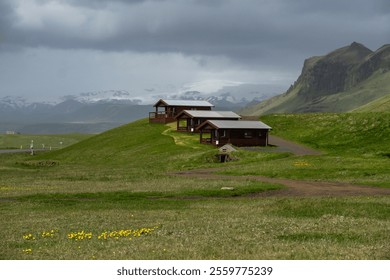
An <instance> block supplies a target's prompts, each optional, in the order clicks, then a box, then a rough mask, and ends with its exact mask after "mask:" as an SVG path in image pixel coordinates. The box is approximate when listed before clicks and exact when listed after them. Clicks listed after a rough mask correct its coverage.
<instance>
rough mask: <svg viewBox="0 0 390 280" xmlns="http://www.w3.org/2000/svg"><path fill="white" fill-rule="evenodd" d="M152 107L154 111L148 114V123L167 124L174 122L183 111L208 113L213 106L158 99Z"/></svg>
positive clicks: (200, 102)
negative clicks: (203, 111)
mask: <svg viewBox="0 0 390 280" xmlns="http://www.w3.org/2000/svg"><path fill="white" fill-rule="evenodd" d="M153 107H155V108H156V110H155V111H154V112H150V113H149V122H156V123H169V122H174V121H175V117H176V116H177V115H178V114H179V113H180V112H181V111H183V110H205V111H210V110H211V109H212V107H214V105H213V104H211V103H210V102H208V101H204V100H167V99H160V100H159V101H157V103H156V104H154V105H153Z"/></svg>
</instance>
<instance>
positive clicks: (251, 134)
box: [244, 130, 253, 138]
mask: <svg viewBox="0 0 390 280" xmlns="http://www.w3.org/2000/svg"><path fill="white" fill-rule="evenodd" d="M252 137H253V133H252V131H249V130H247V131H244V138H252Z"/></svg>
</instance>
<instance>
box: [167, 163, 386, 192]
mask: <svg viewBox="0 0 390 280" xmlns="http://www.w3.org/2000/svg"><path fill="white" fill-rule="evenodd" d="M220 170H222V169H221V168H219V169H201V170H190V171H181V172H176V173H173V174H172V175H178V176H186V177H196V178H202V179H224V180H237V181H240V180H248V179H250V180H257V181H260V182H268V183H277V184H282V185H284V186H285V187H286V188H285V189H282V190H276V191H265V192H260V193H257V194H255V196H259V197H267V196H296V197H312V196H327V197H329V196H358V195H369V196H371V195H390V189H386V188H378V187H370V186H361V185H353V184H349V183H340V182H321V181H318V182H317V181H304V180H292V179H280V178H269V177H263V176H230V175H219V174H215V173H213V172H215V171H220Z"/></svg>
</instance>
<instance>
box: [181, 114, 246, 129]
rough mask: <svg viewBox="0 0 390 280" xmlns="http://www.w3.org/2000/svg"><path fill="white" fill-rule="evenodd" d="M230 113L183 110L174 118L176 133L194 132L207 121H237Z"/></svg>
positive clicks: (237, 116) (234, 115) (237, 117)
mask: <svg viewBox="0 0 390 280" xmlns="http://www.w3.org/2000/svg"><path fill="white" fill-rule="evenodd" d="M240 118H241V117H240V116H239V115H237V114H236V113H234V112H232V111H204V110H184V111H181V113H179V114H178V115H177V116H176V120H177V131H186V132H195V131H197V127H198V126H199V125H201V124H202V123H203V122H205V121H207V120H236V121H237V120H239V119H240Z"/></svg>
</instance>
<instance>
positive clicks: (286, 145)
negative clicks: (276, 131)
mask: <svg viewBox="0 0 390 280" xmlns="http://www.w3.org/2000/svg"><path fill="white" fill-rule="evenodd" d="M268 141H269V144H270V145H273V146H277V148H276V149H278V150H279V151H284V152H291V153H293V154H295V155H297V156H305V155H320V154H321V152H320V151H317V150H314V149H312V148H309V147H306V146H303V145H300V144H297V143H294V142H291V141H288V140H285V139H282V138H280V137H277V136H274V135H270V136H269V139H268Z"/></svg>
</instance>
